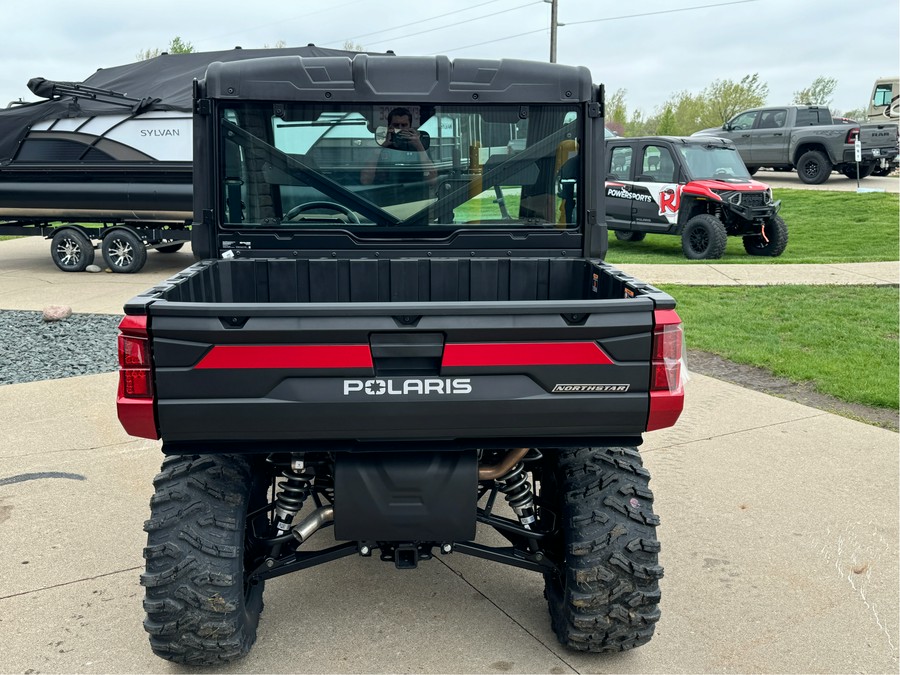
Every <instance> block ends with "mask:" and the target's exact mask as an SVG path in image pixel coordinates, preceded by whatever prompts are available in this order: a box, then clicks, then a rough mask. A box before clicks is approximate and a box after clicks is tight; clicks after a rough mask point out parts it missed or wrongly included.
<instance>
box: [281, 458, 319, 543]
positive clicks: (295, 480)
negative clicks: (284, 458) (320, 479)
mask: <svg viewBox="0 0 900 675" xmlns="http://www.w3.org/2000/svg"><path fill="white" fill-rule="evenodd" d="M281 476H282V477H283V478H284V480H283V481H282V483H281V485H280V486H279V491H278V496H277V497H275V527H276V528H277V529H278V534H279V535H282V534H287V532H288V531H289V530H290V529H291V521H293V520H294V516H296V515H297V514H298V513H299V512H300V509H302V508H303V502H304V501H306V498H307V497H308V496H309V494H310V490H309V487H310V484H311V483H312V480H313V478H314V477H315V476H314V474H312V473H310V472H308V471H306V470H305V467H304V465H303V461H302V460H294V461H293V462H291V465H290V466H289V467H288V468H286V469H284V470H282V472H281Z"/></svg>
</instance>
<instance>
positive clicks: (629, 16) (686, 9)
mask: <svg viewBox="0 0 900 675" xmlns="http://www.w3.org/2000/svg"><path fill="white" fill-rule="evenodd" d="M748 2H760V0H733V1H732V2H718V3H715V4H711V5H697V6H694V7H681V8H678V9H662V10H659V11H656V12H643V13H641V14H624V15H622V16H608V17H604V18H602V19H587V20H584V21H566V22H565V23H560V24H559V25H560V26H574V25H576V24H582V23H598V22H601V21H619V20H621V19H636V18H640V17H644V16H656V15H658V14H671V13H673V12H689V11H693V10H698V9H709V8H712V7H726V6H728V5H741V4H745V3H748ZM547 30H549V27H548V28H538V29H537V30H530V31H527V32H525V33H516V34H515V35H507V36H506V37H502V38H494V39H493V40H486V41H485V42H478V43H475V44H471V45H466V46H464V47H454V48H453V49H442V50H440V52H439V53H441V54H447V53H450V52H458V51H460V50H462V49H471V48H472V47H481V46H483V45H489V44H493V43H495V42H503V41H505V40H513V39H515V38H518V37H524V36H526V35H534V34H535V33H543V32H545V31H547Z"/></svg>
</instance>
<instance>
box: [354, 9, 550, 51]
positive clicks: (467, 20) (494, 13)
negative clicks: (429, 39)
mask: <svg viewBox="0 0 900 675" xmlns="http://www.w3.org/2000/svg"><path fill="white" fill-rule="evenodd" d="M543 2H544V0H534V2H528V3H525V4H524V5H517V6H516V7H510V8H509V9H501V10H500V11H499V12H493V13H492V14H483V15H482V16H476V17H473V18H471V19H465V20H464V21H457V22H456V23H450V24H447V25H446V26H438V27H437V28H429V29H428V30H420V31H417V32H416V34H415V35H401V36H400V37H395V38H387V39H386V40H378V41H377V42H371V43H369V44H370V45H378V44H382V43H384V42H391V41H397V40H406V39H409V38H411V37H419V36H420V35H424V34H425V33H433V32H434V31H436V30H444V29H446V28H453V27H454V26H461V25H462V24H464V23H472V22H473V21H479V20H481V19H487V18H490V17H492V16H497V15H498V14H506V13H507V12H512V11H515V10H517V9H523V8H525V7H530V6H532V5H541V4H543ZM485 4H487V3H485ZM410 25H416V24H415V23H413V24H410Z"/></svg>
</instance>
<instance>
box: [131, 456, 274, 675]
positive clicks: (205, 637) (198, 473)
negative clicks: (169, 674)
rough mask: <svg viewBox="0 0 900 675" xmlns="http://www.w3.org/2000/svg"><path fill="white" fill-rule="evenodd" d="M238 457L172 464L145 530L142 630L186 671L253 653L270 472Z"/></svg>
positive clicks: (157, 483) (160, 480)
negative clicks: (255, 575)
mask: <svg viewBox="0 0 900 675" xmlns="http://www.w3.org/2000/svg"><path fill="white" fill-rule="evenodd" d="M254 468H255V467H254V466H253V465H251V464H250V461H249V460H248V459H246V458H244V457H241V456H237V455H206V456H202V457H198V456H183V457H182V456H179V457H169V458H167V459H166V460H165V461H164V462H163V465H162V471H161V472H160V473H159V474H158V475H157V476H156V478H155V479H154V481H153V484H154V487H155V488H156V492H155V494H154V495H153V497H152V498H151V500H150V520H148V521H147V522H146V523H145V524H144V529H145V530H146V531H147V533H148V534H147V547H146V548H145V549H144V558H146V560H147V563H146V573H145V574H143V575H142V576H141V585H142V586H144V587H145V588H146V595H145V599H144V609H145V611H146V612H147V618H146V620H145V621H144V628H145V630H146V631H147V632H148V633H149V634H150V647H151V648H152V649H153V652H154V653H155V654H156V655H157V656H160V657H162V658H164V659H168V660H169V661H174V662H176V663H182V664H187V665H221V664H223V663H226V662H228V661H232V660H234V659H236V658H240V657H242V656H244V655H245V654H247V652H248V651H250V647H251V646H252V645H253V642H254V641H255V640H256V627H257V625H258V623H259V615H260V613H261V612H262V608H263V600H262V596H263V588H264V583H262V582H260V583H258V584H255V585H254V584H250V583H249V572H250V571H251V570H253V569H255V568H256V567H257V566H258V565H260V564H261V563H262V561H263V559H264V551H263V550H261V547H260V546H259V545H258V544H256V543H255V542H256V541H257V540H256V539H255V538H254V537H252V536H251V534H252V533H253V532H256V533H257V534H259V535H263V534H265V528H266V523H267V522H268V520H267V517H266V515H265V512H264V511H263V512H262V515H256V516H255V517H254V518H253V527H248V512H251V513H252V512H253V511H254V510H255V509H259V507H260V506H263V505H265V502H266V499H265V498H266V488H267V485H268V481H267V474H266V473H265V471H261V470H257V471H254Z"/></svg>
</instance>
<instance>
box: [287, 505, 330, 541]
mask: <svg viewBox="0 0 900 675" xmlns="http://www.w3.org/2000/svg"><path fill="white" fill-rule="evenodd" d="M332 522H334V507H333V506H323V507H321V508H318V509H316V510H315V511H313V512H312V513H310V514H309V515H308V516H306V518H304V519H303V520H302V521H300V522H299V523H297V524H296V525H294V527H292V528H291V532H292V533H293V535H294V537H295V538H296V539H297V541H299V542H300V543H301V544H302V543H303V542H305V541H306V540H308V539H309V538H310V537H311V536H313V535H314V534H315V533H316V532H317V531H318V530H319V528H321V527H322V526H323V525H327V524H328V523H332Z"/></svg>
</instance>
